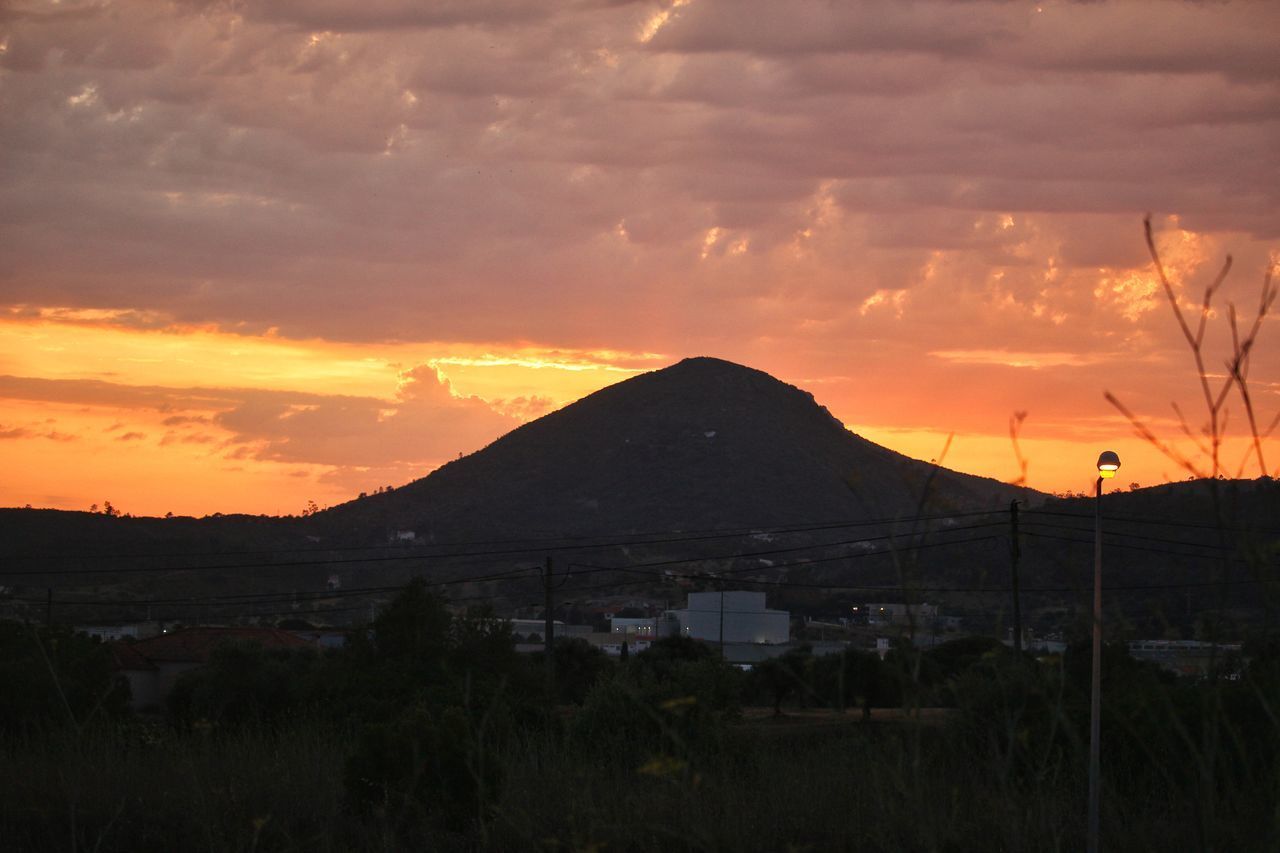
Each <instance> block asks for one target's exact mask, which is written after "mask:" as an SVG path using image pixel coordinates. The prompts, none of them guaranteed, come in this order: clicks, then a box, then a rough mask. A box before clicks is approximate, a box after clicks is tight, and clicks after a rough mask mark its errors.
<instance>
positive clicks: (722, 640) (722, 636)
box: [720, 580, 724, 658]
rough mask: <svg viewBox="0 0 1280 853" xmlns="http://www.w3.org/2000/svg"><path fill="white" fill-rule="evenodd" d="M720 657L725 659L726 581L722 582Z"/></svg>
mask: <svg viewBox="0 0 1280 853" xmlns="http://www.w3.org/2000/svg"><path fill="white" fill-rule="evenodd" d="M720 657H722V658H723V657H724V581H723V580H721V581H720Z"/></svg>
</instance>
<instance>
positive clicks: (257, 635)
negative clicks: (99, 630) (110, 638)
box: [109, 626, 315, 711]
mask: <svg viewBox="0 0 1280 853" xmlns="http://www.w3.org/2000/svg"><path fill="white" fill-rule="evenodd" d="M226 643H247V644H253V645H258V646H262V647H263V648H267V649H306V648H315V644H313V643H312V642H309V641H308V640H305V639H303V638H302V637H299V636H297V635H295V634H293V633H291V632H289V631H283V630H281V629H279V628H260V627H253V626H244V627H236V628H184V629H180V630H177V631H170V632H168V633H164V634H160V635H158V636H155V637H151V638H149V639H146V640H139V641H138V642H136V643H127V642H115V643H110V644H109V645H110V649H111V653H112V656H113V659H114V663H115V669H116V671H117V672H119V673H120V674H121V675H123V676H124V677H125V678H126V679H128V681H129V688H130V690H131V692H132V697H133V698H132V700H131V702H130V704H131V705H132V706H133V709H134V710H135V711H144V710H149V709H155V708H159V707H160V706H162V705H163V704H164V702H165V700H166V699H168V698H169V693H170V692H171V691H172V690H173V686H174V684H176V683H177V681H178V677H179V676H180V675H182V673H184V672H187V671H189V670H192V669H195V668H196V667H199V666H203V665H204V664H206V663H208V662H209V658H210V657H211V656H212V655H213V651H214V649H216V648H218V647H219V646H221V645H224V644H226Z"/></svg>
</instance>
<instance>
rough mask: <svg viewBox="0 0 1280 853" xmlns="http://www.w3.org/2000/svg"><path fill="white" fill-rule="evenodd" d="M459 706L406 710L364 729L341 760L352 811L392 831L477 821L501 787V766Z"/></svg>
mask: <svg viewBox="0 0 1280 853" xmlns="http://www.w3.org/2000/svg"><path fill="white" fill-rule="evenodd" d="M484 734H485V733H484V732H483V731H482V730H477V729H476V728H475V727H473V725H472V723H471V721H470V720H469V718H468V716H467V714H466V713H465V712H464V711H463V710H462V709H461V708H456V707H452V708H446V709H444V710H443V711H440V712H432V711H430V710H428V709H427V708H424V707H416V708H412V709H410V710H409V711H407V712H405V713H404V714H402V715H401V716H400V718H399V719H397V720H395V721H394V722H391V723H382V724H375V725H371V726H368V727H366V728H365V729H364V731H363V732H362V733H361V735H360V739H359V745H358V747H357V748H356V751H355V753H354V754H353V755H352V756H351V757H350V758H349V759H348V760H347V763H346V767H345V769H344V772H343V784H344V788H345V790H346V796H347V802H348V805H349V807H350V808H351V810H352V811H354V812H355V813H357V814H359V815H361V816H364V817H374V816H376V817H379V818H382V819H383V820H386V821H388V822H389V823H391V824H392V825H393V826H398V827H404V826H412V825H421V824H424V823H425V824H436V825H439V826H442V827H444V828H447V829H450V830H454V831H464V830H466V829H468V828H469V827H471V826H472V825H473V824H475V823H483V822H484V821H485V820H486V819H487V818H488V815H489V812H490V811H491V809H492V805H493V802H494V800H495V798H496V797H497V794H498V790H499V785H500V782H501V777H502V774H501V764H500V762H499V760H498V755H497V754H496V751H495V750H494V747H493V745H492V744H490V743H486V739H485V737H484Z"/></svg>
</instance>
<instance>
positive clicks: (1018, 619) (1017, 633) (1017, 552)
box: [1009, 500, 1022, 654]
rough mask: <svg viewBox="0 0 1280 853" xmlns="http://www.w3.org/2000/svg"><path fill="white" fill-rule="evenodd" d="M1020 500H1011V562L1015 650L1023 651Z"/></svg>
mask: <svg viewBox="0 0 1280 853" xmlns="http://www.w3.org/2000/svg"><path fill="white" fill-rule="evenodd" d="M1021 556H1022V549H1021V548H1020V547H1018V502H1017V501H1016V500H1012V501H1009V564H1010V566H1011V568H1012V569H1013V650H1014V651H1015V652H1018V653H1019V654H1021V653H1022V603H1021V602H1020V601H1019V600H1018V558H1019V557H1021Z"/></svg>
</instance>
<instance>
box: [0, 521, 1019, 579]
mask: <svg viewBox="0 0 1280 853" xmlns="http://www.w3.org/2000/svg"><path fill="white" fill-rule="evenodd" d="M999 512H1002V510H973V511H968V512H956V513H943V514H938V515H915V516H900V517H894V518H876V519H865V520H862V521H829V522H815V523H812V524H806V525H788V526H774V527H769V526H763V525H761V526H754V527H737V528H717V527H709V528H702V529H693V530H662V531H649V532H638V533H637V532H633V533H597V534H583V535H568V534H566V535H563V536H546V537H524V538H520V539H479V540H463V541H457V542H431V543H420V542H416V541H415V542H414V544H412V545H407V544H406V545H399V544H386V545H351V546H317V547H310V546H300V547H297V548H259V549H253V550H245V551H209V552H203V553H173V554H164V553H160V554H151V553H135V554H13V555H9V556H8V558H7V559H12V560H34V559H54V560H72V559H75V560H114V559H184V558H198V557H228V556H245V555H249V554H297V553H326V552H348V551H378V550H407V549H411V548H412V549H417V548H470V547H489V546H496V545H517V544H519V545H532V546H536V547H533V548H519V549H515V552H517V553H524V552H526V551H542V550H548V549H551V550H572V549H578V548H593V547H611V546H620V545H650V544H664V543H668V542H689V541H696V540H702V539H708V540H709V539H726V538H730V537H736V536H751V535H776V534H786V533H806V532H814V531H819V530H838V529H841V528H846V527H870V526H875V525H881V524H907V523H918V522H921V521H945V520H950V519H956V518H969V517H972V516H977V515H994V514H996V513H999ZM636 537H639V538H642V539H645V541H638V542H633V541H621V540H624V539H628V538H636ZM652 537H663V538H652ZM587 539H590V540H605V541H602V542H587V543H583V541H582V540H587ZM650 539H652V541H650ZM563 542H568V543H578V544H569V545H554V544H552V543H563ZM481 553H488V552H481ZM504 553H505V552H504ZM410 556H415V555H410ZM420 556H440V555H432V554H425V555H420ZM370 559H373V558H370ZM241 565H244V566H247V567H256V566H258V565H264V566H271V565H283V564H280V563H264V564H253V563H244V564H241ZM187 568H222V567H220V566H215V567H187Z"/></svg>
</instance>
